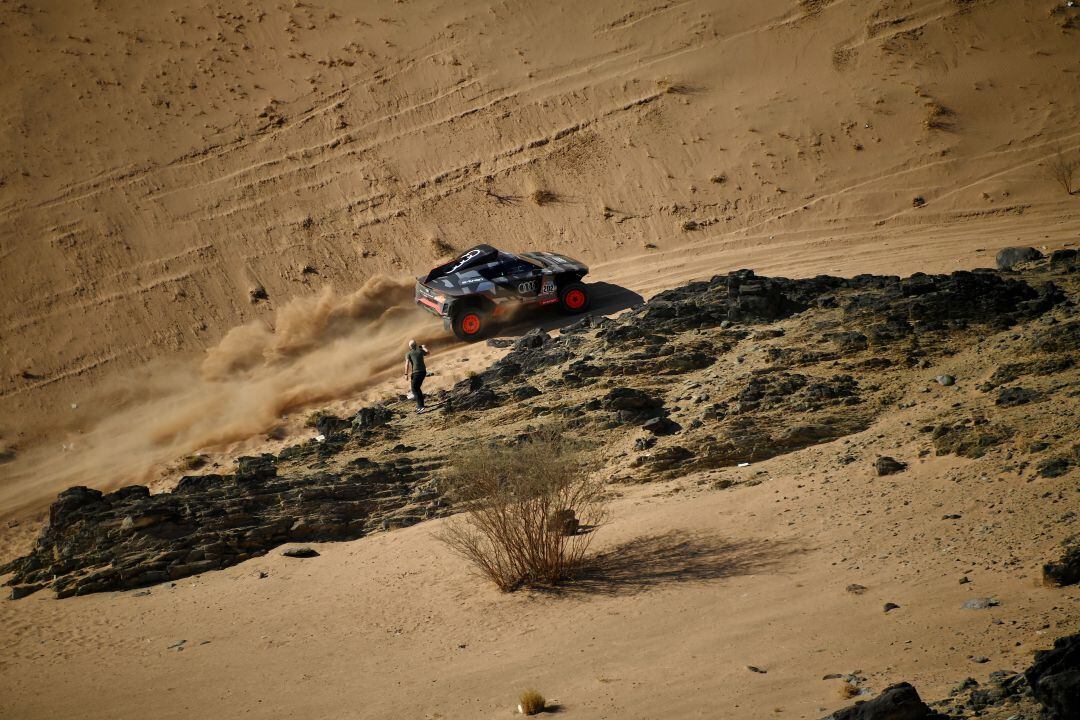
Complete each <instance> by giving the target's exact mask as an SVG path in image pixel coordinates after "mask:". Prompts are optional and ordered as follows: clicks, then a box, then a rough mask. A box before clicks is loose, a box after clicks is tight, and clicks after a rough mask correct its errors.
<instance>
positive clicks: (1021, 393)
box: [994, 385, 1037, 407]
mask: <svg viewBox="0 0 1080 720" xmlns="http://www.w3.org/2000/svg"><path fill="white" fill-rule="evenodd" d="M1036 397H1037V394H1036V393H1035V392H1033V391H1031V390H1028V389H1027V388H1023V387H1020V386H1019V385H1017V386H1015V387H1007V388H1001V390H999V391H998V396H997V399H996V400H994V404H995V405H998V406H1000V407H1015V406H1017V405H1026V404H1027V403H1029V402H1031V401H1032V400H1034V399H1035V398H1036Z"/></svg>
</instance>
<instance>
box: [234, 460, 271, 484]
mask: <svg viewBox="0 0 1080 720" xmlns="http://www.w3.org/2000/svg"><path fill="white" fill-rule="evenodd" d="M276 462H277V458H276V457H274V456H273V455H271V454H269V453H263V454H262V455H259V456H255V457H253V456H243V457H238V458H236V481H237V482H260V481H264V480H269V479H271V478H275V477H277V466H276V465H275V463H276Z"/></svg>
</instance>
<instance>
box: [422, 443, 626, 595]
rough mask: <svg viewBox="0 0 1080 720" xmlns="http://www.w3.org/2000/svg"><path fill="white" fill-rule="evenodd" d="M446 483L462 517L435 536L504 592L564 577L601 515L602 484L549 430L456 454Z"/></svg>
mask: <svg viewBox="0 0 1080 720" xmlns="http://www.w3.org/2000/svg"><path fill="white" fill-rule="evenodd" d="M448 479H449V487H448V491H449V494H450V495H451V497H452V498H453V499H454V502H455V504H456V505H457V507H458V508H459V509H461V510H462V511H463V512H462V513H461V514H459V515H457V516H456V517H454V518H451V519H450V521H449V522H448V523H447V526H446V529H445V530H443V531H442V532H441V533H440V535H439V539H441V540H442V541H443V542H445V543H446V544H447V545H448V546H449V547H450V548H451V549H452V550H453V551H454V552H456V553H458V554H459V555H461V556H462V557H464V558H465V559H466V560H468V561H469V562H471V563H472V564H473V565H474V566H475V567H476V569H477V570H478V571H479V572H480V574H482V575H484V576H485V577H487V578H489V579H491V580H492V581H493V582H494V583H495V584H496V585H497V586H498V587H499V589H501V590H503V591H504V592H510V591H513V590H516V589H518V588H520V587H523V586H551V585H554V584H557V583H559V582H560V581H563V580H566V579H569V578H571V577H572V576H573V574H574V572H575V570H577V569H578V568H580V567H581V566H582V563H583V560H584V558H585V553H586V551H587V550H588V547H589V543H590V541H591V539H592V532H591V530H592V529H593V528H595V527H596V526H598V525H600V524H601V523H602V522H603V521H604V519H605V517H606V505H607V502H606V497H605V494H604V488H603V484H602V483H601V482H600V481H598V480H595V479H593V478H592V476H591V468H590V466H589V464H588V463H587V462H586V461H585V458H584V455H583V453H582V450H581V448H580V447H579V446H576V445H574V444H573V443H572V442H571V441H569V440H566V439H563V438H562V437H561V436H560V435H558V434H557V433H555V432H553V431H551V432H549V431H542V432H539V433H537V434H535V435H534V436H532V437H531V438H530V439H526V440H524V441H522V442H520V443H517V444H515V445H513V446H506V447H493V446H478V447H476V448H474V449H472V450H471V451H467V452H462V453H461V456H460V457H459V458H458V459H457V460H455V462H454V463H453V466H452V467H451V470H450V473H449V478H448ZM568 512H569V513H573V518H574V519H575V520H576V522H574V523H567V518H568V517H569V515H568ZM579 528H580V529H579ZM570 530H572V531H573V532H572V533H571V532H568V531H570Z"/></svg>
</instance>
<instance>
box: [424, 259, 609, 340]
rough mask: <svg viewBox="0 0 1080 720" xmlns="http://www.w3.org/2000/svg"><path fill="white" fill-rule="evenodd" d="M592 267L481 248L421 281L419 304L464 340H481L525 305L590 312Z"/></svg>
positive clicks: (444, 266)
mask: <svg viewBox="0 0 1080 720" xmlns="http://www.w3.org/2000/svg"><path fill="white" fill-rule="evenodd" d="M588 272H589V268H587V267H585V265H583V264H581V263H580V262H578V261H577V260H571V259H570V258H568V257H566V256H564V255H558V254H556V253H549V252H527V253H517V254H513V253H508V252H503V251H501V250H497V249H495V248H493V247H491V246H490V245H477V246H476V247H474V248H471V249H469V250H466V251H465V252H464V253H462V254H461V256H460V257H458V258H456V259H454V260H451V261H450V262H448V263H446V264H445V265H440V266H439V267H437V268H435V269H434V270H432V271H431V272H429V273H428V274H427V275H424V276H421V277H419V278H417V282H416V302H417V304H418V305H420V306H421V307H422V308H424V309H426V310H428V311H430V312H432V313H434V314H436V315H438V316H439V317H441V318H442V319H443V326H444V327H445V328H446V329H448V330H453V332H454V334H455V335H457V336H458V337H459V338H461V339H462V340H478V339H480V338H481V337H483V336H484V333H485V332H486V331H487V329H488V327H489V326H490V325H491V323H492V322H493V321H495V320H497V319H499V318H500V317H505V316H506V315H507V314H509V312H510V310H511V309H512V308H516V307H520V306H522V305H558V306H559V308H560V309H561V310H563V311H564V312H567V313H581V312H585V311H586V310H588V309H589V302H590V297H589V288H588V287H586V286H585V285H584V284H582V282H581V279H582V278H583V277H585V275H586V274H588Z"/></svg>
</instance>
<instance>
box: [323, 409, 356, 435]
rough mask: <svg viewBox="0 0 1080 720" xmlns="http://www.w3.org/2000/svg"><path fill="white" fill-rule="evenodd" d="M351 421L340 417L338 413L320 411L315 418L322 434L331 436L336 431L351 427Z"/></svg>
mask: <svg viewBox="0 0 1080 720" xmlns="http://www.w3.org/2000/svg"><path fill="white" fill-rule="evenodd" d="M349 425H350V423H349V421H348V420H346V419H345V418H339V417H338V416H337V415H331V414H329V413H320V414H319V416H318V417H316V418H315V429H316V430H318V431H319V434H320V435H325V436H326V437H330V436H331V435H333V434H334V433H339V432H342V431H344V430H348V429H349Z"/></svg>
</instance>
